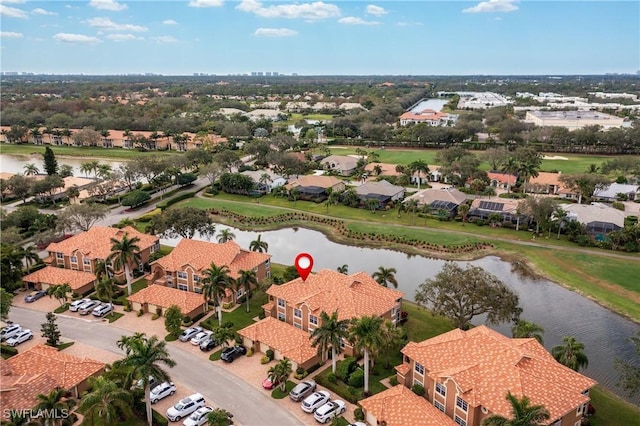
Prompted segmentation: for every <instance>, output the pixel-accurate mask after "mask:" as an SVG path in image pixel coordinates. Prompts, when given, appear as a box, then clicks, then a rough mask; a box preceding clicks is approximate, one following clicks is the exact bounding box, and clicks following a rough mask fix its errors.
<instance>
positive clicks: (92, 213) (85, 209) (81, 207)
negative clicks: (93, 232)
mask: <svg viewBox="0 0 640 426" xmlns="http://www.w3.org/2000/svg"><path fill="white" fill-rule="evenodd" d="M108 212H109V206H106V205H103V204H98V203H81V204H73V205H70V206H68V207H67V208H66V209H64V211H63V212H62V213H60V215H59V217H58V221H59V222H62V223H64V224H65V226H66V228H67V229H79V230H81V231H88V230H89V229H91V227H93V225H95V224H96V222H98V221H99V220H102V219H104V218H105V217H107V213H108Z"/></svg>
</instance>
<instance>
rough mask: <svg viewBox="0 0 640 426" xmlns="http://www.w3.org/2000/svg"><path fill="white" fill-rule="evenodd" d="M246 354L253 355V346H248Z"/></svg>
mask: <svg viewBox="0 0 640 426" xmlns="http://www.w3.org/2000/svg"><path fill="white" fill-rule="evenodd" d="M247 356H253V348H249V350H247Z"/></svg>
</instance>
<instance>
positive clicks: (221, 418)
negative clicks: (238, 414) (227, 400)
mask: <svg viewBox="0 0 640 426" xmlns="http://www.w3.org/2000/svg"><path fill="white" fill-rule="evenodd" d="M231 417H232V415H231V413H229V412H228V411H227V410H224V409H222V408H216V409H215V410H213V411H211V412H209V413H208V414H207V424H208V425H209V426H228V425H230V424H232V423H231V421H230V419H231Z"/></svg>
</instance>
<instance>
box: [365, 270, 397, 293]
mask: <svg viewBox="0 0 640 426" xmlns="http://www.w3.org/2000/svg"><path fill="white" fill-rule="evenodd" d="M397 272H398V271H397V270H396V268H385V267H384V266H379V267H378V270H377V271H376V272H374V273H373V274H372V275H371V277H373V279H374V280H376V282H377V283H378V284H380V285H381V286H383V287H389V284H392V285H393V288H398V280H397V279H396V273H397Z"/></svg>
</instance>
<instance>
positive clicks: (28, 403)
mask: <svg viewBox="0 0 640 426" xmlns="http://www.w3.org/2000/svg"><path fill="white" fill-rule="evenodd" d="M58 386H60V384H59V383H58V381H57V380H56V379H55V378H53V377H52V376H50V375H49V374H47V373H38V374H22V375H4V376H3V378H2V389H0V407H2V408H3V409H8V410H29V409H31V408H33V407H35V406H36V405H37V404H38V395H40V394H47V393H49V391H51V389H55V388H57V387H58ZM3 417H5V418H6V417H8V416H7V415H5V414H3Z"/></svg>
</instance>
